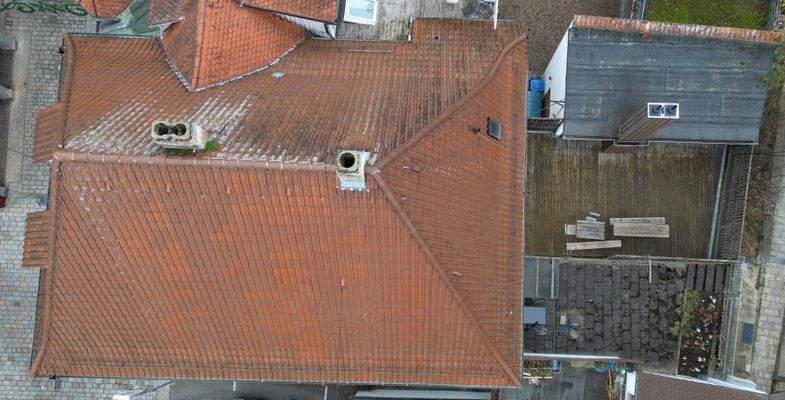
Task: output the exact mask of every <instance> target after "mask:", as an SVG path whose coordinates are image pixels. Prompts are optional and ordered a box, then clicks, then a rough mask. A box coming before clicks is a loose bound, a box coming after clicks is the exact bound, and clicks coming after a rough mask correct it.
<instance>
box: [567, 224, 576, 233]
mask: <svg viewBox="0 0 785 400" xmlns="http://www.w3.org/2000/svg"><path fill="white" fill-rule="evenodd" d="M576 232H577V228H576V227H575V224H564V234H565V235H568V236H575V233H576Z"/></svg>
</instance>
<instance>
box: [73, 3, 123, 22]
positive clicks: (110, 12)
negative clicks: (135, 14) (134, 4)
mask: <svg viewBox="0 0 785 400" xmlns="http://www.w3.org/2000/svg"><path fill="white" fill-rule="evenodd" d="M79 4H81V5H82V7H84V9H85V10H87V12H89V13H90V15H92V16H94V17H100V18H114V17H116V16H117V15H118V14H120V13H121V12H123V11H124V10H125V9H126V8H128V5H129V4H131V0H79Z"/></svg>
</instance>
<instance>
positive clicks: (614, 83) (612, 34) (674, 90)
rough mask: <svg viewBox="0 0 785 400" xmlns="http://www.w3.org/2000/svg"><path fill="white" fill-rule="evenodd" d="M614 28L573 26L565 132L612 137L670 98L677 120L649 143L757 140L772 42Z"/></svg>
mask: <svg viewBox="0 0 785 400" xmlns="http://www.w3.org/2000/svg"><path fill="white" fill-rule="evenodd" d="M578 26H581V25H578ZM609 29H614V27H613V26H610V27H609V26H600V27H597V28H582V27H573V28H571V29H570V32H569V46H568V53H567V84H566V86H567V92H566V106H565V116H564V135H565V136H572V137H592V138H613V137H616V136H617V134H618V128H619V126H620V125H621V123H622V122H624V121H625V120H626V119H627V118H629V117H630V116H631V115H632V114H634V113H635V112H637V111H639V110H640V109H642V108H643V107H644V106H645V105H646V103H647V102H671V103H679V104H680V119H678V120H674V121H673V122H671V123H670V124H668V125H667V126H665V127H664V128H662V129H660V130H659V131H658V132H657V133H656V134H655V136H654V137H653V138H652V140H669V141H710V142H711V141H713V142H744V143H754V142H757V138H758V128H759V125H760V119H761V116H762V114H763V104H764V102H765V98H766V92H767V83H766V81H765V78H766V76H768V73H769V70H770V68H771V63H772V61H773V58H774V50H775V46H774V45H772V44H770V43H769V42H766V41H764V42H759V41H755V42H745V41H739V40H731V39H716V38H713V37H703V36H691V35H689V34H688V33H686V32H682V31H680V30H677V31H676V32H677V33H679V34H682V36H674V35H673V34H672V33H670V32H669V33H668V34H662V33H659V31H657V30H655V29H652V30H650V31H649V32H648V33H647V34H645V35H643V34H641V33H640V32H637V31H626V30H622V31H617V30H609Z"/></svg>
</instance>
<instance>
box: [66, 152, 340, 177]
mask: <svg viewBox="0 0 785 400" xmlns="http://www.w3.org/2000/svg"><path fill="white" fill-rule="evenodd" d="M54 159H55V160H57V161H72V162H89V163H98V164H108V163H115V164H140V165H142V164H144V165H169V166H191V167H214V168H242V169H277V170H286V171H294V170H299V171H318V172H328V173H334V172H335V171H336V168H335V165H334V164H327V163H320V162H310V161H296V162H295V161H289V162H287V161H276V160H251V159H239V158H238V159H225V158H209V157H204V158H195V157H194V158H185V157H182V156H173V155H153V156H148V155H140V156H136V155H121V154H103V153H90V152H87V153H82V152H78V151H73V150H59V151H55V153H54Z"/></svg>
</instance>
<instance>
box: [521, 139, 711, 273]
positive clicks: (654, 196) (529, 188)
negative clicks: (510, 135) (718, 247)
mask: <svg viewBox="0 0 785 400" xmlns="http://www.w3.org/2000/svg"><path fill="white" fill-rule="evenodd" d="M527 143H528V144H527V148H526V152H527V154H526V156H527V160H526V168H527V171H526V204H525V221H526V248H525V251H526V254H527V255H538V256H575V257H608V256H612V255H619V254H621V255H639V256H660V257H685V258H706V257H707V251H708V246H709V237H710V234H711V225H712V218H713V213H714V205H715V201H716V196H717V182H718V179H719V176H720V168H721V164H722V154H723V149H724V146H722V145H692V144H652V145H651V146H649V147H646V148H641V149H636V150H633V151H630V152H627V153H621V154H605V153H602V151H601V146H602V144H601V142H598V141H577V140H561V139H559V138H554V137H552V136H551V135H549V134H529V136H528V142H527ZM589 212H596V213H599V214H600V215H601V220H602V221H605V222H606V240H608V239H621V241H622V247H621V248H616V249H603V250H584V251H573V252H568V251H567V250H566V243H567V242H576V241H582V240H581V239H576V238H575V237H574V236H566V235H565V234H564V224H567V223H570V224H575V221H576V220H578V219H583V218H585V217H586V215H588V213H589ZM623 217H665V221H666V223H667V224H669V225H670V237H669V238H631V237H623V238H617V237H613V236H612V235H611V234H612V230H611V227H610V225H609V224H607V222H608V219H609V218H623Z"/></svg>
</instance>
